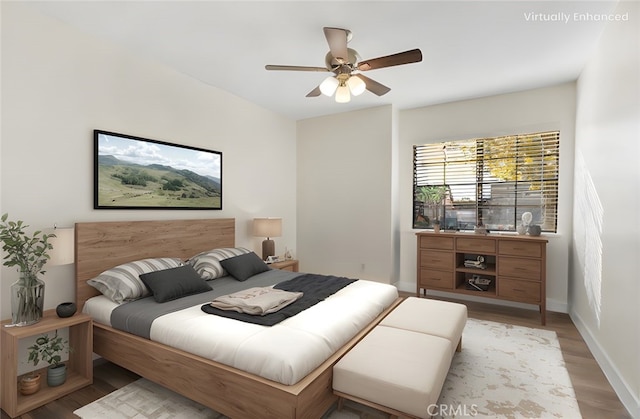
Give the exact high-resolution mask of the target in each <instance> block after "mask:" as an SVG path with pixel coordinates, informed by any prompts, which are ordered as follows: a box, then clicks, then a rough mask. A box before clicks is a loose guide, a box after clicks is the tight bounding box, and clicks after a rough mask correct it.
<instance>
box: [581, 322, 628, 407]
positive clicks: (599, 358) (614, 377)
mask: <svg viewBox="0 0 640 419" xmlns="http://www.w3.org/2000/svg"><path fill="white" fill-rule="evenodd" d="M569 317H571V320H572V321H573V324H575V325H576V328H577V329H578V332H579V333H580V335H581V336H582V339H584V341H585V343H586V344H587V347H588V348H589V350H590V351H591V353H592V354H593V357H594V358H595V360H596V362H597V363H598V365H599V366H600V369H601V370H602V372H603V373H604V375H605V376H606V377H607V380H609V384H611V387H613V390H614V391H615V392H616V394H617V395H618V398H619V399H620V401H621V402H622V404H623V405H624V407H625V408H626V409H627V411H628V412H629V413H630V414H631V417H632V418H636V419H640V399H638V398H637V396H636V395H634V394H633V392H632V391H631V388H630V387H629V385H628V384H627V382H626V381H625V380H624V379H623V378H622V376H621V375H620V373H619V372H618V369H617V368H616V367H615V365H614V364H613V362H611V359H610V358H609V356H608V355H607V353H606V351H605V350H604V349H602V347H601V346H600V344H599V343H598V341H597V340H596V339H595V338H594V337H593V334H592V333H591V331H590V330H589V328H588V327H587V326H586V323H585V322H584V321H582V318H581V317H580V316H579V315H578V314H577V313H575V312H574V311H571V312H570V313H569Z"/></svg>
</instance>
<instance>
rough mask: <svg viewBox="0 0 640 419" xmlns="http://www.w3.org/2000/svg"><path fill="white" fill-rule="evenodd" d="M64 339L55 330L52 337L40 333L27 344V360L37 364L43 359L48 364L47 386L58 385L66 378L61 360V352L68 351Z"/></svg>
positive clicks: (65, 367) (65, 368) (64, 366)
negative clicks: (31, 343)
mask: <svg viewBox="0 0 640 419" xmlns="http://www.w3.org/2000/svg"><path fill="white" fill-rule="evenodd" d="M68 343H69V342H68V341H67V340H66V339H63V338H61V337H60V336H58V331H57V330H56V332H55V334H54V336H53V337H49V335H42V336H40V337H39V338H37V339H36V342H35V343H34V344H33V345H31V346H29V359H28V362H33V365H34V366H36V365H38V362H40V361H41V360H42V361H45V362H46V363H47V364H49V368H47V384H48V385H49V387H55V386H59V385H60V384H63V383H64V382H65V381H66V380H67V366H66V365H65V364H64V363H63V362H62V356H61V355H62V354H63V353H65V352H67V353H68V352H70V351H71V348H70V347H69V346H68Z"/></svg>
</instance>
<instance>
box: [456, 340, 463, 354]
mask: <svg viewBox="0 0 640 419" xmlns="http://www.w3.org/2000/svg"><path fill="white" fill-rule="evenodd" d="M456 352H462V336H461V337H460V340H459V341H458V346H456Z"/></svg>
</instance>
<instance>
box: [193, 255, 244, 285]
mask: <svg viewBox="0 0 640 419" xmlns="http://www.w3.org/2000/svg"><path fill="white" fill-rule="evenodd" d="M250 252H251V250H249V249H245V248H244V247H223V248H220V249H212V250H207V251H206V252H202V253H198V254H197V255H195V256H194V257H192V258H191V259H189V260H188V261H187V263H189V264H190V265H191V266H193V268H194V269H195V270H196V272H198V275H200V277H201V278H202V279H205V280H209V279H216V278H220V277H221V276H225V275H228V273H227V271H225V270H224V268H223V267H222V265H220V261H221V260H224V259H228V258H230V257H233V256H240V255H243V254H245V253H250Z"/></svg>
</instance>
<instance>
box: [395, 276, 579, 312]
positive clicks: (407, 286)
mask: <svg viewBox="0 0 640 419" xmlns="http://www.w3.org/2000/svg"><path fill="white" fill-rule="evenodd" d="M395 286H396V287H397V288H398V289H399V290H400V291H405V292H412V293H415V292H416V284H415V282H411V283H410V282H402V281H400V282H397V283H396V284H395ZM427 293H428V294H429V295H434V296H437V297H445V298H454V299H457V300H464V301H473V302H476V303H487V304H495V305H499V306H505V307H515V308H523V309H526V310H535V311H538V310H539V308H538V306H537V305H534V304H525V303H518V302H514V301H505V300H498V299H496V298H488V297H482V296H475V295H468V294H456V293H452V292H446V291H435V290H429V291H428V292H427ZM547 311H554V312H556V313H568V312H569V308H568V305H567V303H566V302H561V301H557V300H552V299H550V298H547Z"/></svg>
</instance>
